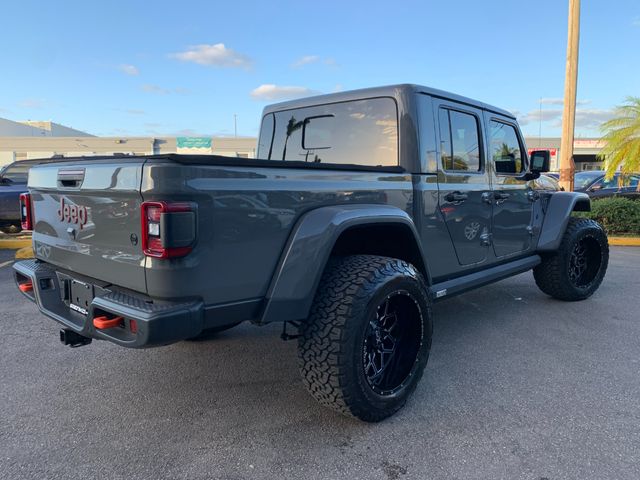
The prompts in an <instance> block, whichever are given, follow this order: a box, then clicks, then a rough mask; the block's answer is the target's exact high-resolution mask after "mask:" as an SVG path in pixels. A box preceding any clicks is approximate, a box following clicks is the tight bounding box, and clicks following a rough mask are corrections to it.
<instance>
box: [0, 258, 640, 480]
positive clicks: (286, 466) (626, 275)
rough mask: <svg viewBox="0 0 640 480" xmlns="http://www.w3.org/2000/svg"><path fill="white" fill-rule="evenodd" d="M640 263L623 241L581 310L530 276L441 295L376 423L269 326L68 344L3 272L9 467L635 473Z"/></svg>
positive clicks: (73, 473)
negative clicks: (308, 369) (325, 395)
mask: <svg viewBox="0 0 640 480" xmlns="http://www.w3.org/2000/svg"><path fill="white" fill-rule="evenodd" d="M9 260H11V257H10V252H8V251H0V264H3V263H4V262H7V261H9ZM639 271H640V249H634V248H612V253H611V263H610V267H609V272H608V273H607V277H606V278H605V281H604V284H603V285H602V287H601V288H600V290H599V291H598V292H597V293H596V295H595V296H594V297H592V298H591V299H589V300H586V301H584V302H576V303H563V302H559V301H555V300H552V299H550V298H548V297H546V296H544V295H543V294H542V293H540V292H539V291H538V290H537V288H536V286H535V284H534V282H533V279H532V276H531V274H530V273H527V274H523V275H520V276H518V277H515V278H512V279H508V280H505V281H502V282H500V283H498V284H495V285H492V286H489V287H485V288H483V289H480V290H477V291H475V292H471V293H468V294H465V295H462V296H460V297H458V298H455V299H450V300H447V301H446V302H443V303H441V304H439V305H437V306H436V307H435V309H434V313H435V329H434V342H433V349H432V354H431V359H430V361H429V364H428V366H427V370H426V372H425V376H424V377H423V380H422V382H421V383H420V385H419V386H418V389H417V391H416V393H415V395H414V396H413V398H412V399H411V401H410V402H409V403H408V405H407V406H406V408H405V409H404V410H402V411H401V412H400V413H399V414H398V415H396V416H395V417H393V418H391V419H389V420H387V421H385V422H383V423H381V424H374V425H368V424H364V423H360V422H358V421H355V420H351V419H348V418H344V417H341V416H338V415H336V414H334V413H332V412H331V411H329V410H325V409H323V408H321V407H320V406H318V405H317V404H316V403H315V402H314V401H313V400H312V399H311V397H310V396H309V395H308V394H307V393H306V392H305V391H304V389H303V387H302V385H301V382H300V380H299V378H298V371H297V365H296V347H295V342H282V341H281V340H280V339H279V338H278V335H279V333H280V331H279V328H278V326H276V325H273V326H269V327H264V328H257V327H253V326H251V325H248V324H247V325H242V326H240V327H238V328H236V329H234V330H231V331H229V332H227V333H225V334H222V335H220V336H219V337H218V338H217V339H215V340H209V341H205V342H182V343H178V344H176V345H172V346H169V347H163V348H157V349H151V350H128V349H124V348H120V347H117V346H115V345H111V344H108V343H105V342H94V343H93V344H92V345H90V346H88V347H83V348H77V349H71V348H68V347H63V346H62V345H61V344H60V343H59V341H58V339H57V331H58V328H57V325H56V324H55V323H54V322H53V321H52V320H49V319H47V318H45V317H43V316H41V315H40V314H39V313H38V312H37V311H36V308H35V306H34V305H33V304H31V303H29V302H28V301H27V300H26V299H24V298H23V297H21V296H20V295H18V293H17V292H16V290H15V288H14V286H13V284H12V280H11V269H10V267H8V266H4V267H0V305H1V306H2V312H1V313H0V325H1V327H2V333H1V334H0V379H1V383H0V477H1V478H7V479H12V480H13V479H19V478H37V479H41V478H64V479H67V478H83V479H85V478H122V479H135V478H149V479H157V478H199V479H204V478H221V479H243V478H248V479H276V478H295V479H311V478H318V479H332V478H349V479H359V478H367V479H378V478H379V479H405V478H406V479H408V478H412V479H413V478H420V479H427V478H437V479H440V478H444V479H446V478H473V479H477V478H483V479H503V478H504V479H518V478H526V479H535V480H540V479H543V478H548V479H587V478H589V479H591V478H594V479H595V478H598V479H600V478H607V479H623V478H629V479H637V478H640V401H639V400H638V399H639V398H640V341H639V339H640V315H639V314H638V298H639V297H638V289H639V287H640V274H639V273H638V272H639Z"/></svg>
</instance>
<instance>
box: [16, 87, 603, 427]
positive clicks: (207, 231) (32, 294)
mask: <svg viewBox="0 0 640 480" xmlns="http://www.w3.org/2000/svg"><path fill="white" fill-rule="evenodd" d="M526 152H527V149H526V147H525V144H524V141H523V138H522V135H521V133H520V130H519V128H518V124H517V123H516V120H515V118H514V116H513V115H512V114H511V113H509V112H507V111H504V110H501V109H499V108H496V107H492V106H490V105H486V104H484V103H481V102H478V101H475V100H471V99H468V98H464V97H460V96H458V95H453V94H450V93H446V92H443V91H439V90H434V89H431V88H426V87H421V86H417V85H396V86H389V87H380V88H371V89H365V90H359V91H352V92H343V93H337V94H331V95H324V96H318V97H313V98H307V99H303V100H296V101H290V102H285V103H279V104H277V105H272V106H269V107H267V108H265V110H264V114H263V117H262V125H261V130H260V138H259V140H258V151H257V157H258V159H244V158H229V157H221V156H190V155H173V154H171V155H152V156H139V157H109V158H103V157H102V158H101V157H98V158H95V157H94V158H75V159H71V160H65V161H62V162H57V163H49V164H45V165H42V166H37V167H34V168H32V169H31V171H30V173H29V184H28V188H29V193H27V194H24V195H23V196H22V202H23V204H22V221H23V223H24V225H23V226H24V227H25V228H26V229H30V230H33V250H34V254H35V259H34V260H26V261H19V262H17V263H15V265H14V269H15V279H16V282H17V286H18V288H19V289H20V291H21V292H22V293H23V294H24V295H26V296H27V297H28V298H29V299H31V300H33V301H34V302H36V304H37V305H38V307H39V309H40V310H41V311H42V313H44V314H45V315H47V316H49V317H51V318H53V319H54V320H56V321H58V322H59V323H61V324H62V325H63V330H62V331H61V340H62V341H63V342H64V343H66V344H70V345H72V346H79V345H85V344H87V343H89V342H90V341H91V339H100V340H109V341H111V342H113V343H115V344H118V345H121V346H125V347H135V348H139V347H149V346H156V345H166V344H170V343H173V342H178V341H180V340H185V339H191V338H194V337H197V336H198V335H202V334H203V333H206V332H210V331H211V330H213V331H220V330H223V329H226V328H230V327H232V326H234V325H236V324H238V323H240V322H242V321H245V320H248V321H251V322H253V323H254V324H256V325H265V324H268V323H271V322H281V323H283V338H293V337H297V339H298V350H299V363H300V369H301V372H302V378H303V382H304V384H305V385H306V387H307V389H308V390H309V392H310V393H311V395H313V396H314V397H315V398H316V399H317V400H318V401H319V402H320V403H321V404H323V405H326V406H329V407H331V408H333V409H335V410H337V411H339V412H342V413H344V414H347V415H352V416H355V417H357V418H360V419H362V420H365V421H379V420H381V419H383V418H385V417H388V416H390V415H392V414H393V413H395V412H396V411H398V410H399V409H400V408H401V407H402V406H403V405H404V404H405V402H406V400H407V398H408V397H409V395H410V394H411V392H412V391H413V390H414V389H415V387H416V384H417V383H418V381H419V379H420V377H421V376H422V373H423V370H424V368H425V365H426V363H427V359H428V356H429V349H430V346H431V337H432V330H433V327H432V314H431V305H432V303H433V302H436V301H439V300H442V299H446V298H448V297H451V296H452V295H456V294H459V293H462V292H465V291H467V290H469V289H472V288H475V287H480V286H482V285H486V284H488V283H491V282H495V281H498V280H500V279H503V278H506V277H509V276H511V275H516V274H519V273H522V272H525V271H527V270H533V276H534V278H535V282H536V284H537V285H538V286H539V287H540V289H541V290H542V291H543V292H544V293H546V294H548V295H551V296H552V297H555V298H558V299H560V300H567V301H572V300H582V299H585V298H587V297H589V296H590V295H591V294H593V293H594V291H595V290H596V289H597V288H598V286H599V285H600V283H601V282H602V279H603V277H604V275H605V271H606V268H607V263H608V256H609V250H608V242H607V237H606V235H605V233H604V231H603V229H602V228H601V227H600V226H599V225H598V224H597V223H595V222H593V221H591V220H586V219H579V218H575V217H572V216H571V214H572V212H573V211H585V210H589V208H590V203H589V197H588V196H587V195H585V194H580V193H572V192H544V191H543V192H541V191H538V190H535V189H534V188H533V187H532V183H533V180H534V179H536V178H537V176H539V174H540V172H543V171H546V170H548V163H549V156H548V152H544V151H541V152H534V153H533V154H532V155H531V157H530V158H529V157H528V156H527V153H526ZM508 314H509V312H505V315H508ZM287 327H288V330H287ZM287 332H290V333H287ZM294 333H297V334H294Z"/></svg>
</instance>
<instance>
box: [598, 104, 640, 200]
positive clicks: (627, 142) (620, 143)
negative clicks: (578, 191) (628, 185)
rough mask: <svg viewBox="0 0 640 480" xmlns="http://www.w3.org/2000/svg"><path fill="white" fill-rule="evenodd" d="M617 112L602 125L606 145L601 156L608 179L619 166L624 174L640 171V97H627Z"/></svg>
mask: <svg viewBox="0 0 640 480" xmlns="http://www.w3.org/2000/svg"><path fill="white" fill-rule="evenodd" d="M615 113H616V116H615V118H612V119H611V120H608V121H606V122H605V123H603V124H602V127H601V130H602V133H603V137H602V139H601V140H602V142H603V143H604V144H605V146H604V148H603V149H602V151H601V152H600V157H602V158H604V160H605V169H606V177H607V179H611V178H612V177H613V175H614V174H615V173H616V171H617V170H618V168H620V170H621V171H622V174H623V175H624V174H629V173H637V172H638V171H640V97H627V98H626V100H625V103H624V104H623V105H620V106H618V107H616V110H615ZM621 177H622V176H621ZM638 189H640V184H638Z"/></svg>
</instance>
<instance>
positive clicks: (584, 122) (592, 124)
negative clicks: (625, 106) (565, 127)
mask: <svg viewBox="0 0 640 480" xmlns="http://www.w3.org/2000/svg"><path fill="white" fill-rule="evenodd" d="M614 116H615V112H614V111H613V110H601V109H599V108H579V109H577V110H576V127H581V128H589V129H597V128H600V125H602V124H603V123H604V122H606V121H607V120H611V119H612V118H613V117H614Z"/></svg>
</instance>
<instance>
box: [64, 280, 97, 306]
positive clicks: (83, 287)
mask: <svg viewBox="0 0 640 480" xmlns="http://www.w3.org/2000/svg"><path fill="white" fill-rule="evenodd" d="M94 296H95V295H94V289H93V285H92V284H90V283H86V282H81V281H80V280H76V279H73V278H72V279H71V282H70V283H69V297H70V298H69V308H70V309H71V310H74V311H76V312H78V313H81V314H83V315H88V314H89V305H91V302H92V301H93V297H94Z"/></svg>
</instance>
